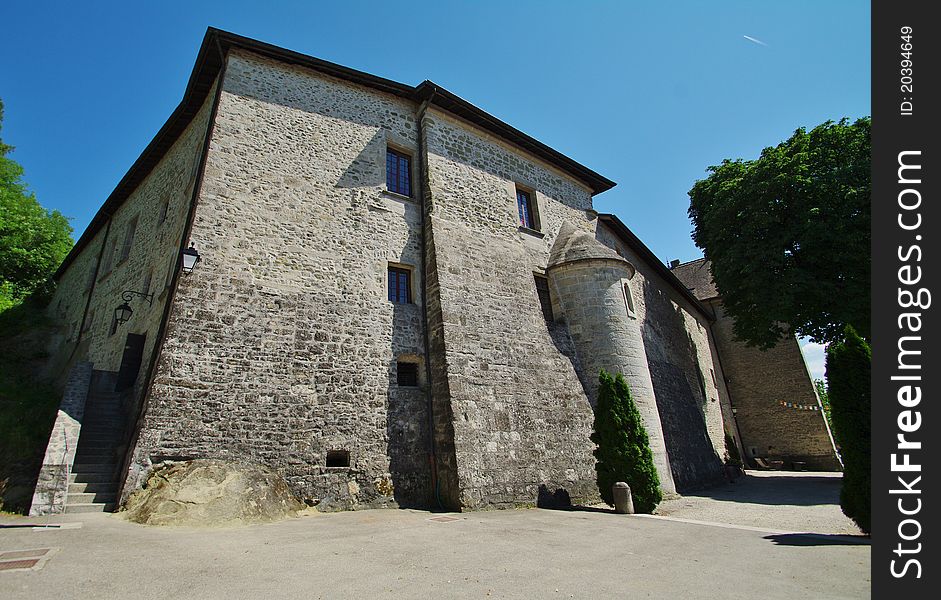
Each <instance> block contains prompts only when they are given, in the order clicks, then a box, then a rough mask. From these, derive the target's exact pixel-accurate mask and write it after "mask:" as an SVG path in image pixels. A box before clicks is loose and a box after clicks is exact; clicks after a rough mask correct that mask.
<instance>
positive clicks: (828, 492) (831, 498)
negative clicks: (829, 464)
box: [683, 473, 842, 506]
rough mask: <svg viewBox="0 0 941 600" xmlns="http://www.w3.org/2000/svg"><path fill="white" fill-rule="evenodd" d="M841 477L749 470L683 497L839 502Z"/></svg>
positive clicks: (781, 502) (779, 502)
mask: <svg viewBox="0 0 941 600" xmlns="http://www.w3.org/2000/svg"><path fill="white" fill-rule="evenodd" d="M841 482H842V478H840V477H834V476H833V475H830V476H823V475H820V476H815V475H813V474H810V473H800V474H797V473H794V474H793V475H790V474H789V475H783V474H781V475H777V474H776V476H773V477H769V476H763V475H757V474H748V475H745V476H744V477H739V478H738V479H736V480H735V482H734V483H726V484H722V485H718V486H716V487H712V488H708V489H704V490H697V491H695V492H687V493H684V494H683V496H685V497H693V498H711V499H713V500H720V501H723V502H745V503H748V504H767V505H774V506H780V505H790V506H816V505H823V504H833V505H837V506H838V505H839V504H840V485H841Z"/></svg>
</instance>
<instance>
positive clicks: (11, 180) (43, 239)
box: [0, 101, 72, 310]
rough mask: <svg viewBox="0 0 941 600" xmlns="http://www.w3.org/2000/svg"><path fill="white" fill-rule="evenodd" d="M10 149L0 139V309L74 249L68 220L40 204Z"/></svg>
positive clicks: (0, 104)
mask: <svg viewBox="0 0 941 600" xmlns="http://www.w3.org/2000/svg"><path fill="white" fill-rule="evenodd" d="M2 124H3V102H2V101H0V127H2ZM12 150H13V147H12V146H8V145H6V144H4V143H3V141H2V139H0V310H3V309H5V308H7V307H8V306H10V305H11V304H15V303H17V302H19V301H21V300H22V299H23V298H25V297H26V296H27V295H29V294H30V293H32V292H34V291H36V290H37V289H38V288H39V287H40V286H42V285H43V284H44V283H45V282H46V281H47V280H48V278H49V276H50V275H52V273H53V272H54V271H55V269H56V268H57V267H58V266H59V264H60V263H61V262H62V259H63V258H65V255H66V254H67V253H68V251H69V249H70V248H71V247H72V237H71V234H72V227H71V225H69V221H68V219H66V218H65V217H64V216H63V215H62V213H60V212H59V211H49V210H46V209H44V208H43V207H42V206H40V205H39V202H37V201H36V197H35V195H33V193H32V192H30V191H28V190H27V188H26V184H25V183H24V182H23V181H22V179H21V178H22V176H23V167H21V166H20V165H19V164H17V163H16V162H15V161H13V160H12V159H10V158H8V157H7V154H9V153H10V152H11V151H12Z"/></svg>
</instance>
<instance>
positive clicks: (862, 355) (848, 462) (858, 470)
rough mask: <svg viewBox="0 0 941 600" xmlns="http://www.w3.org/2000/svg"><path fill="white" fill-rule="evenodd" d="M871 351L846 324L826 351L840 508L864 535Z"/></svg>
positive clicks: (867, 503)
mask: <svg viewBox="0 0 941 600" xmlns="http://www.w3.org/2000/svg"><path fill="white" fill-rule="evenodd" d="M871 368H872V350H871V349H870V347H869V345H868V344H867V343H866V341H865V340H863V339H862V338H861V337H859V335H857V334H856V331H854V330H853V328H852V327H850V326H849V325H847V326H846V330H845V333H844V336H843V339H842V340H840V341H837V342H834V343H832V344H830V346H829V347H828V348H827V391H828V395H829V398H830V418H831V419H832V422H833V435H834V436H835V437H836V440H837V443H838V444H839V446H840V454H841V455H842V457H843V486H842V487H841V489H840V507H841V508H842V509H843V513H844V514H845V515H846V516H847V517H849V518H851V519H853V521H855V522H856V524H857V525H858V526H859V528H860V529H862V530H863V531H864V532H866V533H869V531H870V528H869V527H870V523H869V519H870V514H871V504H870V494H871V492H870V483H871V475H870V471H869V468H870V463H871V461H872V448H871V439H870V434H871V424H870V406H871V387H870V386H871V384H870V380H869V374H870V370H871Z"/></svg>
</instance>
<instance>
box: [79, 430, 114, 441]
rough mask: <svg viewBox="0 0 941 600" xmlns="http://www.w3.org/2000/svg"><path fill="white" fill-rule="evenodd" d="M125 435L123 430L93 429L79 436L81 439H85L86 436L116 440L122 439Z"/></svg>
mask: <svg viewBox="0 0 941 600" xmlns="http://www.w3.org/2000/svg"><path fill="white" fill-rule="evenodd" d="M123 433H124V430H123V429H118V428H115V429H93V430H91V431H88V430H82V433H81V434H79V439H84V438H85V437H86V436H87V437H88V438H102V437H103V438H114V437H120V436H121V435H122V434H123Z"/></svg>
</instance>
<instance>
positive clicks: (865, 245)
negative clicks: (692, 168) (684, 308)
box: [689, 117, 872, 348]
mask: <svg viewBox="0 0 941 600" xmlns="http://www.w3.org/2000/svg"><path fill="white" fill-rule="evenodd" d="M871 125H872V121H871V119H870V118H868V117H866V118H863V119H859V120H857V121H856V122H855V123H852V124H850V123H849V122H848V121H847V119H843V120H841V121H840V122H838V123H834V122H832V121H827V122H826V123H823V124H822V125H820V126H818V127H815V128H814V129H812V130H811V131H809V132H808V131H806V130H805V129H803V128H801V129H798V130H797V131H795V132H794V135H792V136H791V137H790V138H789V139H788V140H787V141H785V142H783V143H781V144H779V145H777V146H775V147H773V148H765V149H764V150H763V151H762V152H761V156H760V158H758V159H757V160H741V159H739V160H734V161H733V160H724V161H723V162H722V164H721V165H718V166H711V167H709V171H710V175H709V177H707V178H706V179H703V180H700V181H697V182H696V183H695V185H694V186H693V188H692V189H691V190H690V191H689V197H690V208H689V216H690V218H691V219H692V222H693V227H694V230H693V240H694V241H695V242H696V245H697V246H699V247H700V248H701V249H702V250H703V252H704V254H705V256H706V258H707V259H709V260H710V261H711V263H712V275H713V279H714V280H715V283H716V286H717V287H718V289H719V292H720V293H721V294H722V300H723V303H724V305H725V309H726V310H727V312H728V313H729V314H730V315H731V316H732V317H734V319H735V333H736V335H737V336H738V337H739V338H740V339H742V340H744V341H745V342H747V343H748V344H750V345H755V346H759V347H762V348H769V347H771V346H773V345H774V344H775V343H776V342H777V341H778V340H779V339H781V338H782V337H784V336H786V335H791V334H793V333H796V334H798V335H799V336H801V337H809V338H811V339H812V340H814V341H816V342H818V343H826V342H830V341H833V340H835V339H838V338H839V337H840V335H841V334H842V332H843V328H844V326H845V325H852V326H853V328H854V329H855V330H856V331H858V332H859V333H860V334H861V335H862V336H863V337H865V338H867V339H868V338H869V312H870V300H869V293H870V291H869V269H870V250H869V239H870V234H869V231H870V219H871V217H870V214H871V213H870V195H871V192H870V190H871V181H870V154H871V142H870V129H871Z"/></svg>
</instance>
